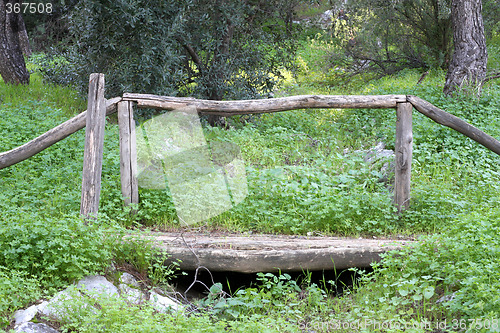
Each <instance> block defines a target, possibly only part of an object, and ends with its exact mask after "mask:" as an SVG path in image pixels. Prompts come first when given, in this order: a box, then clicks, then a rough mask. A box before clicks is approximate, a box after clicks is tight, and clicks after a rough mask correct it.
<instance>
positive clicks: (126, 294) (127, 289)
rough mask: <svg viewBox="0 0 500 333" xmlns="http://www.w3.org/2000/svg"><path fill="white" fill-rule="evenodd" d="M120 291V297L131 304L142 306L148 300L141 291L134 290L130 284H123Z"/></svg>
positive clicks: (119, 287)
mask: <svg viewBox="0 0 500 333" xmlns="http://www.w3.org/2000/svg"><path fill="white" fill-rule="evenodd" d="M118 289H119V290H120V295H121V296H122V297H123V298H125V299H126V300H127V302H129V303H132V304H141V303H142V302H144V301H145V300H146V296H145V295H144V293H143V292H142V291H141V290H140V289H138V288H134V287H133V286H130V285H128V284H124V283H121V284H120V285H119V286H118Z"/></svg>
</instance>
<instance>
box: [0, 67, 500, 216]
mask: <svg viewBox="0 0 500 333" xmlns="http://www.w3.org/2000/svg"><path fill="white" fill-rule="evenodd" d="M103 90H104V76H103V75H102V74H93V76H91V80H90V87H89V104H88V110H87V111H85V112H83V113H81V114H79V115H77V116H75V117H74V118H72V119H70V120H68V121H66V122H64V123H62V124H61V125H59V126H57V127H55V128H53V129H51V130H50V131H48V132H46V133H44V134H42V135H40V136H39V137H37V138H35V139H33V140H31V141H30V142H28V143H26V144H24V145H22V146H20V147H17V148H14V149H12V150H9V151H6V152H3V153H0V169H3V168H6V167H9V166H11V165H13V164H16V163H19V162H21V161H23V160H25V159H27V158H29V157H31V156H33V155H35V154H37V153H39V152H41V151H42V150H44V149H46V148H48V147H50V146H51V145H53V144H54V143H56V142H58V141H60V140H63V139H64V138H66V137H67V136H69V135H71V134H73V133H75V132H76V131H78V130H80V129H82V128H83V127H85V126H91V128H92V129H90V130H89V127H88V128H87V133H88V134H87V135H86V145H85V157H84V165H85V166H84V171H83V179H82V185H83V186H82V187H83V188H82V205H81V213H82V215H84V216H89V215H96V214H97V207H98V204H99V191H100V176H101V163H102V142H103V133H104V132H103V129H104V120H105V116H106V115H110V114H112V113H114V112H117V111H118V123H119V128H120V129H119V132H120V173H121V188H122V195H123V198H124V203H125V205H129V204H136V203H138V202H139V194H138V185H137V184H138V183H137V178H136V172H137V152H136V147H135V146H136V145H135V121H134V118H133V105H136V107H138V108H155V109H162V110H176V109H179V108H184V107H195V108H196V109H197V110H198V112H199V113H200V114H207V115H220V116H226V117H229V116H234V115H243V114H257V113H270V112H280V111H291V110H297V109H325V108H336V109H340V108H343V109H360V108H363V109H365V108H370V109H382V108H383V109H386V108H392V109H395V110H396V142H395V155H396V163H395V188H394V204H395V205H396V207H397V208H398V212H401V211H402V210H403V209H405V208H407V207H408V205H409V202H410V185H411V162H412V142H413V132H412V110H413V108H415V109H416V110H417V111H419V112H420V113H422V114H423V115H425V116H427V117H429V118H431V119H432V120H434V121H435V122H437V123H439V124H441V125H444V126H447V127H450V128H452V129H454V130H456V131H458V132H460V133H462V134H464V135H466V136H468V137H469V138H471V139H472V140H474V141H476V142H478V143H479V144H481V145H483V146H484V147H486V148H488V149H489V150H491V151H493V152H495V153H496V154H498V155H500V142H499V141H498V140H497V139H495V138H494V137H492V136H490V135H488V134H486V133H484V132H483V131H481V130H479V129H477V128H476V127H474V126H472V125H471V124H469V123H467V122H465V121H464V120H462V119H460V118H458V117H456V116H454V115H451V114H449V113H447V112H445V111H443V110H441V109H439V108H437V107H436V106H434V105H432V104H430V103H428V102H426V101H425V100H423V99H420V98H418V97H416V96H407V95H375V96H370V95H346V96H334V95H302V96H291V97H282V98H273V99H260V100H240V101H211V100H200V99H194V98H180V97H166V96H155V95H147V94H132V93H125V94H124V95H123V97H115V98H113V99H109V100H105V99H104V97H103Z"/></svg>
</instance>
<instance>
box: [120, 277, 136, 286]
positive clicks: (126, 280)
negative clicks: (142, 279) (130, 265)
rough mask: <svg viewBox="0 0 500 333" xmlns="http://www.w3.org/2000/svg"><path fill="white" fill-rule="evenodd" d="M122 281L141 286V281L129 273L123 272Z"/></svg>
mask: <svg viewBox="0 0 500 333" xmlns="http://www.w3.org/2000/svg"><path fill="white" fill-rule="evenodd" d="M120 283H122V284H126V285H129V286H133V287H136V288H139V282H137V280H136V279H135V277H134V276H133V275H132V274H129V273H123V274H122V276H120Z"/></svg>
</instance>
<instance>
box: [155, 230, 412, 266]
mask: <svg viewBox="0 0 500 333" xmlns="http://www.w3.org/2000/svg"><path fill="white" fill-rule="evenodd" d="M148 239H150V240H153V243H152V244H153V246H154V247H155V248H157V249H160V250H163V251H165V253H167V254H169V255H170V258H169V259H168V260H167V263H173V262H177V260H181V262H180V263H179V264H180V268H181V269H184V270H195V269H196V268H198V267H199V266H204V267H206V268H208V269H209V270H211V271H233V272H241V273H256V272H278V271H303V270H311V271H312V270H333V269H337V270H341V269H346V268H351V267H369V266H370V265H371V264H372V263H374V262H377V261H380V254H382V253H385V252H387V251H389V250H394V249H400V248H401V247H403V246H408V245H410V246H411V244H412V241H405V240H390V239H386V240H378V239H361V238H338V237H305V236H284V235H252V236H248V235H220V234H212V233H210V234H207V235H204V234H200V233H182V235H180V234H179V233H160V232H151V233H150V234H149V235H148Z"/></svg>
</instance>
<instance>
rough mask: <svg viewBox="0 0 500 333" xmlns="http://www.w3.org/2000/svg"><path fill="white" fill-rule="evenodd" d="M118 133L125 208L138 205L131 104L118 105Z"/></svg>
mask: <svg viewBox="0 0 500 333" xmlns="http://www.w3.org/2000/svg"><path fill="white" fill-rule="evenodd" d="M118 126H119V133H120V178H121V187H122V197H123V198H124V204H125V206H128V205H130V204H137V203H139V189H138V183H137V149H136V143H135V121H134V110H133V108H132V102H120V103H118Z"/></svg>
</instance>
